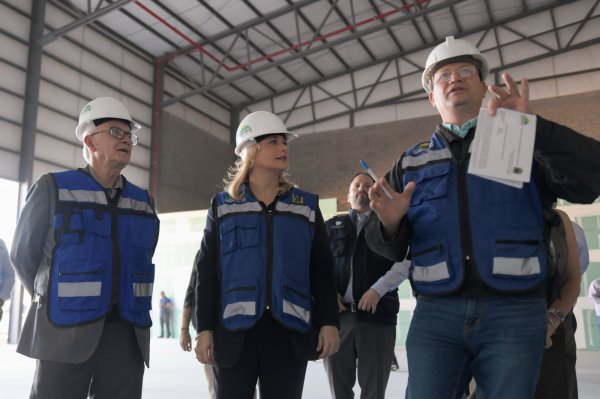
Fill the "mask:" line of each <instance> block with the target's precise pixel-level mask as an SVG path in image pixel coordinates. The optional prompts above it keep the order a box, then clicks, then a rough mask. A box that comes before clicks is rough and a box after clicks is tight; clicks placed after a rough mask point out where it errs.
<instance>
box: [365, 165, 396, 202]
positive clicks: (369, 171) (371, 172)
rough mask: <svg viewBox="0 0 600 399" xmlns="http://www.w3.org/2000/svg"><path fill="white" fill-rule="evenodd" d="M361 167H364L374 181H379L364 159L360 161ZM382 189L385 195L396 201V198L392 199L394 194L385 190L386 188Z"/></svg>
mask: <svg viewBox="0 0 600 399" xmlns="http://www.w3.org/2000/svg"><path fill="white" fill-rule="evenodd" d="M360 166H362V167H363V168H364V169H365V170H366V171H367V173H368V174H369V176H371V177H372V178H373V180H375V181H379V178H378V177H377V175H376V174H375V173H374V172H373V171H372V170H371V168H369V165H367V163H366V162H365V161H363V160H362V159H361V160H360ZM381 188H382V189H383V192H384V193H385V195H387V197H388V198H389V199H394V197H392V194H390V193H389V191H388V190H386V189H385V187H383V186H381Z"/></svg>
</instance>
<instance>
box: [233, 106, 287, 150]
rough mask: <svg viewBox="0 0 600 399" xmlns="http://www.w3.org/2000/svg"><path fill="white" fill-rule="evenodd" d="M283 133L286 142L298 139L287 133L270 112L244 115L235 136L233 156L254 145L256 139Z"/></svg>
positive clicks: (280, 121)
mask: <svg viewBox="0 0 600 399" xmlns="http://www.w3.org/2000/svg"><path fill="white" fill-rule="evenodd" d="M278 133H283V134H285V135H286V136H287V141H288V142H289V141H292V140H294V139H296V138H298V135H297V134H294V133H290V132H288V130H287V128H286V127H285V125H284V124H283V121H282V120H281V119H279V117H278V116H277V115H275V114H272V113H271V112H267V111H256V112H253V113H251V114H248V115H246V117H245V118H244V119H242V121H241V122H240V125H239V126H238V128H237V132H236V134H235V154H236V155H238V156H239V155H240V154H241V153H242V151H243V150H244V149H245V148H248V147H250V146H251V145H253V144H256V138H257V137H259V136H264V135H265V134H278Z"/></svg>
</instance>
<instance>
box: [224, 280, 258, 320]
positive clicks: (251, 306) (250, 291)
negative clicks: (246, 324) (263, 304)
mask: <svg viewBox="0 0 600 399" xmlns="http://www.w3.org/2000/svg"><path fill="white" fill-rule="evenodd" d="M257 296H258V291H257V289H256V283H255V282H254V281H252V280H238V281H234V282H232V283H231V284H230V285H229V287H228V288H227V290H226V291H225V295H224V306H223V320H224V321H227V319H228V318H231V317H245V316H246V317H253V316H255V315H256V303H257Z"/></svg>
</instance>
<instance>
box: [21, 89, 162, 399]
mask: <svg viewBox="0 0 600 399" xmlns="http://www.w3.org/2000/svg"><path fill="white" fill-rule="evenodd" d="M139 129H140V126H139V125H138V124H137V123H136V122H134V121H133V119H132V118H131V115H130V114H129V111H128V110H127V109H126V108H125V106H124V105H123V104H121V103H120V102H119V101H117V100H115V99H114V98H110V97H100V98H96V99H95V100H93V101H90V102H89V103H87V104H86V105H85V106H84V107H83V109H82V111H81V114H80V115H79V124H78V125H77V128H76V130H75V134H76V136H77V138H78V139H79V140H81V141H82V142H83V155H84V158H85V159H86V161H87V163H88V165H87V166H86V167H85V168H82V169H77V170H70V171H64V172H59V173H49V174H46V175H44V176H42V177H41V178H40V179H39V180H38V181H37V182H36V183H35V184H34V185H33V187H32V188H31V190H30V191H29V193H28V194H27V202H26V203H25V206H24V207H23V211H22V212H21V216H20V218H19V221H18V224H17V229H16V232H15V238H14V241H13V246H12V250H11V254H10V256H11V261H12V263H13V265H14V268H15V270H16V272H17V274H18V276H19V278H20V280H21V282H22V283H23V285H24V286H25V288H26V289H27V291H28V292H29V293H30V294H31V297H32V299H33V302H32V304H31V306H30V308H29V314H28V315H27V320H26V321H25V325H24V327H23V332H22V334H21V337H20V339H19V344H18V347H17V351H18V352H19V353H22V354H23V355H25V356H29V357H32V358H35V359H37V368H36V372H35V377H34V380H33V384H32V388H31V396H30V397H31V398H36V399H41V398H48V399H51V398H52V399H55V398H61V399H64V398H72V399H84V398H87V397H88V394H89V395H90V397H93V398H99V399H102V398H107V399H108V398H110V399H114V398H123V399H126V398H127V399H131V398H141V396H142V379H143V375H144V363H146V365H147V364H148V359H149V343H150V326H151V324H152V321H151V320H150V312H149V311H150V308H151V303H152V301H151V299H152V285H153V280H154V265H153V264H152V255H153V253H154V249H155V247H156V242H157V240H158V225H159V223H158V218H157V216H156V213H155V210H154V202H153V200H152V198H151V197H150V195H149V194H148V192H147V191H145V190H142V189H141V188H139V187H137V186H135V185H134V184H132V183H130V182H129V181H127V180H126V179H125V177H124V176H122V175H121V170H122V169H123V168H124V167H125V166H127V164H128V163H129V159H130V157H131V151H132V149H133V146H135V145H136V144H137V140H138V139H137V136H136V132H137V131H138V130H139Z"/></svg>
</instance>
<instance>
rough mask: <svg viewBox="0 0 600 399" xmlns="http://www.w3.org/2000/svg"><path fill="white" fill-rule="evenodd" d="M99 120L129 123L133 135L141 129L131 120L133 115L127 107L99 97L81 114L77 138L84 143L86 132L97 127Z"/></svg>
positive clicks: (84, 108)
mask: <svg viewBox="0 0 600 399" xmlns="http://www.w3.org/2000/svg"><path fill="white" fill-rule="evenodd" d="M98 119H109V120H110V119H120V120H124V121H127V122H129V127H130V129H131V133H132V134H134V133H135V132H137V131H138V130H140V129H141V126H140V124H139V123H137V122H135V121H134V120H133V119H131V114H130V113H129V111H128V110H127V108H125V106H124V105H123V104H122V103H121V102H120V101H118V100H115V99H114V98H112V97H98V98H96V99H95V100H92V101H90V102H89V103H87V104H86V105H85V106H84V107H83V108H82V109H81V113H80V114H79V124H78V125H77V127H76V128H75V136H77V138H78V139H79V140H80V141H83V136H84V135H85V133H86V132H88V131H89V130H91V129H93V128H94V127H95V125H94V121H95V120H98Z"/></svg>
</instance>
